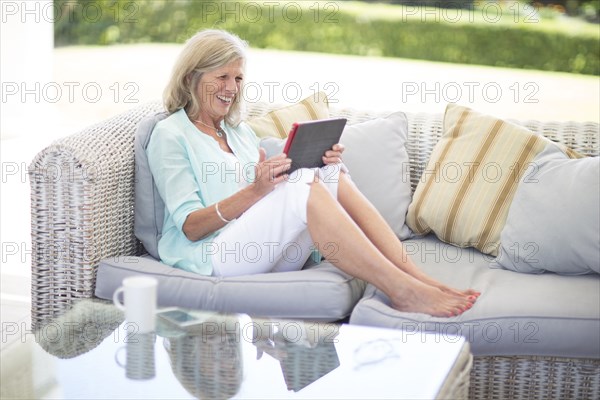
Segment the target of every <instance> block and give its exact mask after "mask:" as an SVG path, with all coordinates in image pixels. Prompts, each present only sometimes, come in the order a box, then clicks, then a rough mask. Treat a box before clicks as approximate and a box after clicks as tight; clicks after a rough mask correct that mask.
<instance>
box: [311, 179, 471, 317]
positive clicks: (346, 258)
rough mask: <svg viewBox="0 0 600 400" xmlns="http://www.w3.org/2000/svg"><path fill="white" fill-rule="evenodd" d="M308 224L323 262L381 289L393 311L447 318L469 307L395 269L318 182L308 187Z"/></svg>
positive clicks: (458, 298)
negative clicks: (325, 260) (394, 309)
mask: <svg viewBox="0 0 600 400" xmlns="http://www.w3.org/2000/svg"><path fill="white" fill-rule="evenodd" d="M338 196H339V193H338ZM307 221H308V229H309V231H310V234H311V237H312V238H313V240H314V241H315V243H316V245H317V246H318V248H319V250H320V251H321V253H322V254H323V255H324V256H325V258H327V259H328V260H329V261H330V262H331V263H332V264H334V265H335V266H337V267H338V268H340V269H341V270H343V271H345V272H347V273H349V274H350V275H352V276H355V277H357V278H360V279H363V280H365V281H367V282H370V283H372V284H373V285H375V286H376V287H377V288H379V289H381V290H382V291H383V292H384V293H386V294H387V295H388V296H389V298H390V301H391V302H392V306H393V307H394V308H396V309H398V310H401V311H409V312H422V313H426V314H430V315H433V316H440V317H449V316H452V315H458V314H460V313H461V312H463V311H465V310H466V309H468V308H470V307H471V305H472V301H469V300H468V299H467V298H466V297H463V296H456V295H454V294H450V293H447V292H444V291H442V290H440V289H438V288H437V287H434V286H431V285H428V284H426V283H424V282H422V281H420V280H419V279H417V278H415V277H413V276H411V275H410V274H408V273H406V272H404V271H403V270H402V269H399V268H398V267H397V266H396V265H394V263H392V262H391V261H390V260H388V259H387V258H386V257H385V256H384V255H383V254H382V252H381V251H380V250H379V249H378V248H377V247H376V246H375V245H374V244H373V243H372V242H371V240H369V238H368V237H367V236H366V235H365V233H364V232H363V230H361V228H360V227H359V226H358V225H357V224H356V222H354V220H353V219H352V218H351V217H350V215H349V214H348V213H347V212H346V210H345V209H344V208H343V207H342V205H341V204H340V203H339V202H338V201H337V200H336V199H334V198H333V197H332V196H331V194H330V193H329V192H328V191H327V189H326V188H325V187H324V186H323V184H321V183H319V182H317V183H312V184H311V190H310V195H309V198H308V207H307ZM332 249H334V250H335V251H334V252H332Z"/></svg>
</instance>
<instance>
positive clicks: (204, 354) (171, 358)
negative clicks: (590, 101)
mask: <svg viewBox="0 0 600 400" xmlns="http://www.w3.org/2000/svg"><path fill="white" fill-rule="evenodd" d="M173 317H174V318H175V319H179V320H188V322H187V323H185V322H184V323H183V324H184V325H185V326H182V325H181V324H180V323H177V322H173ZM11 334H16V333H15V332H11ZM19 334H20V335H21V337H20V340H16V341H15V343H13V344H12V345H10V346H8V348H6V349H4V350H3V352H2V355H1V362H2V365H1V374H2V376H1V397H2V399H9V398H37V399H46V398H64V399H133V398H143V399H192V398H210V399H212V398H252V399H257V398H260V399H271V398H272V399H282V398H302V399H307V398H319V399H324V398H340V399H351V398H361V399H364V398H378V399H384V398H394V399H434V398H452V399H459V398H467V395H468V387H469V373H470V368H471V363H472V356H471V354H470V351H469V346H468V343H467V342H465V340H464V339H463V338H462V337H457V336H451V335H448V336H440V335H435V334H423V333H416V332H412V333H411V332H406V331H400V330H390V329H381V328H370V327H362V326H354V325H347V324H341V325H336V324H324V323H316V322H303V321H292V320H273V319H265V318H252V317H250V316H248V315H243V314H238V315H225V314H219V313H214V312H202V311H189V310H175V314H173V315H172V316H171V318H170V319H167V318H165V317H163V316H157V327H156V332H152V333H149V334H140V333H137V332H136V327H135V326H133V324H130V323H128V322H125V321H123V314H122V313H121V312H120V311H119V310H117V309H116V308H115V307H114V306H113V305H112V304H111V303H107V302H104V301H101V300H96V299H86V300H81V301H79V302H78V303H76V304H75V305H74V306H73V308H72V309H71V310H70V311H68V312H66V313H64V314H63V315H62V316H60V317H58V318H56V319H54V320H52V321H50V322H48V323H47V324H45V325H43V326H41V327H40V328H39V329H37V330H36V331H35V332H26V331H22V332H20V333H19ZM13 339H14V338H13Z"/></svg>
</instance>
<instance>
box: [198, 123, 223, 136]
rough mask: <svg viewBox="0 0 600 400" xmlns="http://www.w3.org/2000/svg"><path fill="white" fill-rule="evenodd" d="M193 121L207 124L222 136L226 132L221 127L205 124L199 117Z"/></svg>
mask: <svg viewBox="0 0 600 400" xmlns="http://www.w3.org/2000/svg"><path fill="white" fill-rule="evenodd" d="M193 121H194V122H197V123H199V124H202V125H204V126H206V127H207V128H211V129H214V130H215V132H216V134H217V136H218V137H220V138H222V137H223V135H224V134H225V131H224V130H223V129H222V128H221V127H218V128H215V127H214V126H211V125H208V124H205V123H204V122H202V121H200V120H199V119H194V120H193Z"/></svg>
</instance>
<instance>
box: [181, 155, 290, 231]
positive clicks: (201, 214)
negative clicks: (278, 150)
mask: <svg viewBox="0 0 600 400" xmlns="http://www.w3.org/2000/svg"><path fill="white" fill-rule="evenodd" d="M290 166H291V160H290V159H289V158H287V157H286V155H285V154H278V155H276V156H273V157H271V158H269V159H265V151H264V150H263V149H260V158H259V162H258V164H257V166H256V169H255V179H254V182H252V183H251V184H250V185H249V186H247V187H245V188H243V189H241V190H239V191H238V192H236V193H235V194H233V195H231V196H229V197H227V198H225V199H223V200H221V201H219V202H218V203H217V204H213V205H211V206H209V207H205V208H200V209H198V210H196V211H193V212H191V213H190V214H189V215H188V217H187V218H186V220H185V223H184V224H183V233H184V234H185V236H186V237H187V238H188V239H189V240H191V241H196V240H200V239H202V238H203V237H205V236H207V235H209V234H211V233H212V232H214V231H216V230H218V229H221V228H222V227H223V226H225V225H227V222H226V221H224V220H222V219H221V217H223V219H225V220H227V221H232V220H234V219H236V218H238V217H239V216H240V215H242V214H243V213H244V212H245V211H246V210H247V209H249V208H250V207H252V205H253V204H254V203H256V202H257V201H259V200H260V199H261V198H263V197H264V196H266V195H267V194H268V193H270V192H271V191H272V190H273V189H274V188H275V185H277V184H278V183H281V182H283V181H284V180H285V179H287V175H286V174H285V171H287V170H288V169H289V168H290ZM217 205H218V210H219V213H220V214H221V216H219V214H218V213H217Z"/></svg>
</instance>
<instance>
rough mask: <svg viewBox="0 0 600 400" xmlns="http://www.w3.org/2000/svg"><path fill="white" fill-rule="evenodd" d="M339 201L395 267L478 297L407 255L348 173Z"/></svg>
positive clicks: (450, 290) (442, 287) (340, 186)
mask: <svg viewBox="0 0 600 400" xmlns="http://www.w3.org/2000/svg"><path fill="white" fill-rule="evenodd" d="M338 201H339V202H340V204H341V205H342V207H343V208H344V209H345V210H346V211H347V212H348V214H349V215H350V216H351V217H352V219H353V220H354V221H355V222H356V223H357V224H358V226H359V227H360V229H361V230H362V231H363V232H364V233H365V235H366V236H367V237H368V238H369V240H370V241H371V242H372V243H373V244H374V245H375V247H377V248H378V249H379V251H380V252H381V253H382V254H383V255H384V256H385V257H386V258H387V259H388V260H390V261H391V262H392V263H393V264H394V265H395V266H396V267H398V268H400V269H402V270H403V271H404V272H406V273H407V274H409V275H412V276H414V277H415V278H417V279H418V280H420V281H422V282H424V283H427V284H428V285H432V286H435V287H438V288H440V289H441V290H444V291H446V292H448V293H453V294H455V295H461V296H475V297H476V296H478V295H479V292H477V291H475V290H472V289H467V290H464V291H459V290H456V289H452V288H450V287H448V286H446V285H444V284H442V283H441V282H438V281H436V280H435V279H433V278H431V277H430V276H428V275H427V274H425V273H424V272H423V271H421V269H420V268H418V267H417V266H416V265H415V263H414V262H413V261H412V260H411V258H410V257H409V256H408V254H406V251H405V250H404V246H402V243H401V242H400V239H398V237H397V236H396V234H395V233H394V231H392V229H391V228H390V226H389V225H388V224H387V223H386V221H385V220H384V219H383V217H382V216H381V214H379V212H378V211H377V209H375V207H374V206H373V205H372V204H371V202H370V201H369V200H368V199H367V198H366V197H365V196H364V195H363V194H362V193H361V192H360V191H359V190H358V189H357V188H356V186H355V185H354V183H353V182H352V181H351V180H350V179H348V178H347V176H346V175H345V174H340V178H339V185H338Z"/></svg>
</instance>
